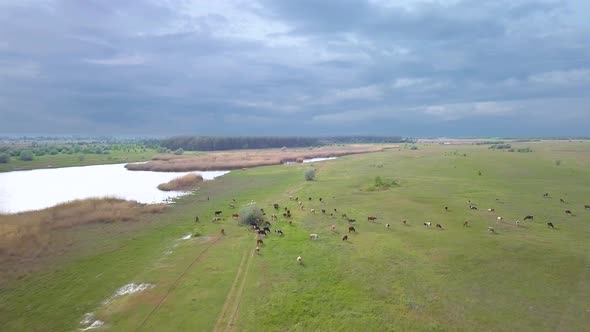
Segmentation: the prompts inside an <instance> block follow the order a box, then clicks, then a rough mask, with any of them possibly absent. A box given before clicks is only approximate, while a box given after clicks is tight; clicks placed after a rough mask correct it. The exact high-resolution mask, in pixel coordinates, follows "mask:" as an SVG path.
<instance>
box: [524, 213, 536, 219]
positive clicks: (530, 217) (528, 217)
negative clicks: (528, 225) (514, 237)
mask: <svg viewBox="0 0 590 332" xmlns="http://www.w3.org/2000/svg"><path fill="white" fill-rule="evenodd" d="M523 219H524V220H529V219H530V220H533V219H534V217H533V216H531V215H530V214H529V215H528V216H526V217H524V218H523Z"/></svg>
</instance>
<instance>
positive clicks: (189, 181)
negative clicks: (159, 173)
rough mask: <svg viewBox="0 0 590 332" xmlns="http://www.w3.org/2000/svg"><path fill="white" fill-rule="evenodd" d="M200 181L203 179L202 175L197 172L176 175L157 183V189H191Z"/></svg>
mask: <svg viewBox="0 0 590 332" xmlns="http://www.w3.org/2000/svg"><path fill="white" fill-rule="evenodd" d="M201 181H203V177H202V176H201V175H198V174H187V175H184V176H180V177H177V178H175V179H172V180H171V181H168V182H166V183H161V184H159V185H158V189H160V190H163V191H170V190H183V191H186V190H191V189H194V188H195V187H196V186H197V185H198V184H199V183H200V182H201Z"/></svg>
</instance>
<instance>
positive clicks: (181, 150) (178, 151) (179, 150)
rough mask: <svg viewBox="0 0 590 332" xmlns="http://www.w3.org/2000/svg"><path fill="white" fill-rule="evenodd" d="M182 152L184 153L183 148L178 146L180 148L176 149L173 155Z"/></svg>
mask: <svg viewBox="0 0 590 332" xmlns="http://www.w3.org/2000/svg"><path fill="white" fill-rule="evenodd" d="M183 153H184V150H183V149H182V148H180V149H178V150H176V151H174V154H175V155H181V154H183Z"/></svg>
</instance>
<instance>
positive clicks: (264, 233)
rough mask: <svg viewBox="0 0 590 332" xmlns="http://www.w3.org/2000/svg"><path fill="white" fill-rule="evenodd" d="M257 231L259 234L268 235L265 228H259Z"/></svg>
mask: <svg viewBox="0 0 590 332" xmlns="http://www.w3.org/2000/svg"><path fill="white" fill-rule="evenodd" d="M257 233H258V235H264V236H266V232H265V231H263V230H261V229H259V230H258V232H257Z"/></svg>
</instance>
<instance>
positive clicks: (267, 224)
mask: <svg viewBox="0 0 590 332" xmlns="http://www.w3.org/2000/svg"><path fill="white" fill-rule="evenodd" d="M264 224H265V225H266V226H272V224H271V223H270V222H268V221H265V222H264Z"/></svg>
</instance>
